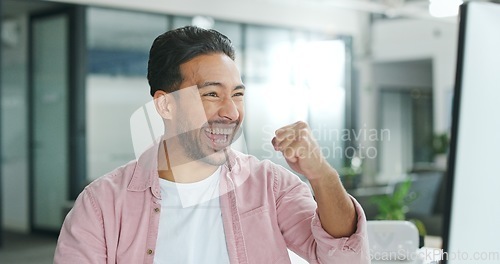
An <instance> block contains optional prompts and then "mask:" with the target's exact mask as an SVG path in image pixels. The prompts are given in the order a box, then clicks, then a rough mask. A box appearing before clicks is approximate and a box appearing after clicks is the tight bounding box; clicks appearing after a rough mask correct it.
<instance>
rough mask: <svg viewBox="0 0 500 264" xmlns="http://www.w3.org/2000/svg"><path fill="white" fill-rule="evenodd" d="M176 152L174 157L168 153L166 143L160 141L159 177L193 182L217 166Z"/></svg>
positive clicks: (203, 177) (205, 176) (211, 172)
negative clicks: (188, 158) (189, 158)
mask: <svg viewBox="0 0 500 264" xmlns="http://www.w3.org/2000/svg"><path fill="white" fill-rule="evenodd" d="M177 153H178V152H176V155H175V158H174V156H171V155H169V151H168V148H167V144H166V142H165V141H162V143H161V144H160V147H159V149H158V174H159V176H160V178H162V179H165V180H168V181H171V182H177V183H193V182H198V181H201V180H203V179H206V178H207V177H209V176H210V175H212V174H213V173H214V172H215V171H216V170H217V168H218V167H219V166H216V165H210V164H207V163H205V162H203V161H200V160H187V158H186V157H184V156H185V155H178V154H177ZM179 154H180V153H179ZM182 157H184V158H182Z"/></svg>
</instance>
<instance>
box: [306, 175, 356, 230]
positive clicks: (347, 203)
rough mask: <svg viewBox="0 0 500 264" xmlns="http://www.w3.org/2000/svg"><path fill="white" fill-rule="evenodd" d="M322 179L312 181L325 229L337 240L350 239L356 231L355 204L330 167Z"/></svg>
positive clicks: (316, 178)
mask: <svg viewBox="0 0 500 264" xmlns="http://www.w3.org/2000/svg"><path fill="white" fill-rule="evenodd" d="M321 174H322V175H321V177H314V180H311V181H310V183H311V187H312V189H313V191H314V196H315V199H316V203H317V204H318V214H319V218H320V220H321V225H322V227H323V229H324V230H325V231H326V232H327V233H328V234H330V235H331V236H333V237H335V238H339V237H348V236H350V235H352V234H353V233H354V232H355V231H356V225H357V215H356V209H355V207H354V204H353V202H352V200H351V198H350V197H349V195H348V194H347V192H346V190H345V189H344V187H343V186H342V183H341V181H340V178H339V176H338V174H337V172H336V171H335V170H334V169H333V168H331V167H330V166H326V167H325V169H323V170H321Z"/></svg>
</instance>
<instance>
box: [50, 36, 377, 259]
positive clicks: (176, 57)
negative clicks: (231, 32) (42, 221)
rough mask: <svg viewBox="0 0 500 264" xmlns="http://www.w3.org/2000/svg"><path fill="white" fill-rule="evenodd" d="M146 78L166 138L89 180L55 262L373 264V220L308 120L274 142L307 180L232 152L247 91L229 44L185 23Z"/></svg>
mask: <svg viewBox="0 0 500 264" xmlns="http://www.w3.org/2000/svg"><path fill="white" fill-rule="evenodd" d="M148 81H149V84H150V87H151V95H152V96H153V98H154V103H155V107H156V110H157V112H158V114H159V115H160V116H161V118H162V119H163V122H164V125H165V129H164V130H165V131H164V136H163V137H162V138H161V140H159V141H158V142H157V144H155V145H154V146H153V147H152V148H150V149H149V150H147V151H146V152H145V153H144V154H143V155H141V157H140V158H139V159H138V160H137V161H132V162H130V163H128V164H126V165H124V166H123V167H120V168H118V169H116V170H115V171H113V172H111V173H109V174H108V175H105V176H103V177H101V178H100V179H98V180H96V181H94V182H93V183H91V184H90V185H89V186H87V187H86V188H85V190H84V191H83V192H82V193H81V194H80V196H79V197H78V199H77V200H76V202H75V205H74V207H73V209H72V211H71V212H70V213H69V214H68V216H67V217H66V219H65V222H64V224H63V227H62V230H61V234H60V237H59V240H58V245H57V249H56V253H55V261H54V262H55V263H196V264H198V263H258V264H261V263H272V264H276V263H290V259H289V256H288V251H287V248H289V249H291V250H292V251H294V252H296V253H297V254H298V255H300V256H301V257H303V258H304V259H306V260H307V261H308V262H310V263H369V257H368V244H367V237H366V220H365V217H364V213H363V210H362V208H361V207H360V205H359V204H358V203H357V202H356V201H355V200H354V199H352V198H351V197H350V196H349V195H348V194H347V192H346V191H345V189H344V188H343V186H342V184H341V182H340V180H339V176H338V174H337V172H336V171H335V170H334V169H333V168H332V167H331V166H330V165H329V164H328V163H327V162H326V161H325V158H324V157H323V156H322V154H321V152H320V150H319V147H318V145H317V143H316V141H315V140H314V138H313V137H312V135H311V131H310V129H309V128H308V126H307V124H306V123H304V122H297V123H294V124H291V125H288V126H285V127H283V128H280V129H278V130H276V136H275V137H274V138H273V140H272V144H273V146H274V148H275V149H276V151H280V152H282V153H283V155H284V157H285V159H286V161H287V162H288V164H289V165H290V167H291V168H292V169H293V170H295V171H296V172H297V173H300V174H302V175H304V176H305V177H306V178H307V179H308V180H309V182H310V184H311V186H312V189H313V191H314V194H315V198H314V199H313V197H312V195H311V192H310V190H309V188H308V187H307V185H306V184H305V183H303V182H302V181H300V179H299V178H298V177H297V176H296V175H294V174H292V173H291V172H289V171H287V170H285V169H284V168H283V167H281V166H278V165H275V164H273V163H271V162H269V161H259V160H257V159H256V158H255V157H252V156H249V155H244V154H242V153H240V152H237V151H234V150H232V149H231V148H230V144H231V143H232V142H233V141H234V140H235V139H236V138H237V137H238V132H239V128H240V126H241V124H242V121H243V117H244V100H243V98H244V94H245V86H244V85H243V83H242V81H241V78H240V73H239V71H238V69H237V68H236V65H235V63H234V50H233V48H232V46H231V42H230V40H229V39H228V38H227V37H225V36H224V35H222V34H220V33H218V32H216V31H214V30H204V29H200V28H196V27H184V28H180V29H176V30H173V31H168V32H166V33H164V34H162V35H160V36H159V37H158V38H157V39H156V40H155V41H154V43H153V45H152V48H151V51H150V57H149V64H148Z"/></svg>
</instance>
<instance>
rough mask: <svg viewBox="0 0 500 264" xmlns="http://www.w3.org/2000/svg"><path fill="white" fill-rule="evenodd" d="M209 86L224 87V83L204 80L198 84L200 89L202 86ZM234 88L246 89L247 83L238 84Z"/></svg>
mask: <svg viewBox="0 0 500 264" xmlns="http://www.w3.org/2000/svg"><path fill="white" fill-rule="evenodd" d="M207 86H220V87H222V86H223V85H222V83H220V82H204V83H202V84H200V85H198V89H201V88H204V87H207ZM233 90H245V85H243V84H240V85H237V86H235V87H234V89H233Z"/></svg>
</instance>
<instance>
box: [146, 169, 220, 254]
mask: <svg viewBox="0 0 500 264" xmlns="http://www.w3.org/2000/svg"><path fill="white" fill-rule="evenodd" d="M219 181H220V167H219V169H217V171H215V173H214V174H212V175H211V176H210V177H208V178H206V179H204V180H202V181H199V182H195V183H187V184H186V183H174V182H171V181H167V180H164V179H160V188H161V197H162V200H161V213H160V225H159V230H158V239H157V242H156V251H155V252H156V253H155V257H154V263H155V264H163V263H179V264H199V263H222V264H224V263H229V256H228V252H227V247H226V237H225V235H224V227H223V225H222V213H221V209H220V204H219Z"/></svg>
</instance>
